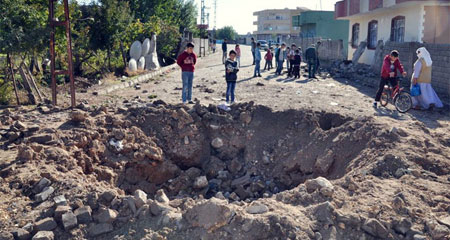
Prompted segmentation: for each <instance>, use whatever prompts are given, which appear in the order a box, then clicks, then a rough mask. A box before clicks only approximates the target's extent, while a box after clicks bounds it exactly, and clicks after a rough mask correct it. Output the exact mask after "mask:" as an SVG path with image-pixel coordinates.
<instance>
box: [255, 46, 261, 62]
mask: <svg viewBox="0 0 450 240" xmlns="http://www.w3.org/2000/svg"><path fill="white" fill-rule="evenodd" d="M255 61H261V51H260V50H259V47H256V48H255Z"/></svg>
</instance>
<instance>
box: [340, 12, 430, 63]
mask: <svg viewBox="0 0 450 240" xmlns="http://www.w3.org/2000/svg"><path fill="white" fill-rule="evenodd" d="M423 9H424V7H423V5H415V6H410V7H402V8H395V9H383V11H378V12H370V13H367V14H364V15H361V16H355V17H352V18H351V19H350V24H349V35H348V39H349V44H351V38H352V26H353V24H355V23H359V41H360V42H361V41H366V40H367V31H368V26H369V22H370V21H372V20H377V21H378V34H377V39H378V40H383V41H384V42H386V41H389V40H390V37H391V22H392V18H394V17H396V16H404V17H405V38H404V40H405V42H418V41H420V40H421V39H422V26H423V15H424V13H423ZM358 44H359V43H358ZM355 50H356V48H353V47H351V46H349V51H348V59H352V57H353V53H354V52H355ZM374 57H375V50H372V49H367V48H366V49H365V51H364V53H363V54H362V56H361V58H360V60H359V63H364V64H369V65H372V64H373V63H374Z"/></svg>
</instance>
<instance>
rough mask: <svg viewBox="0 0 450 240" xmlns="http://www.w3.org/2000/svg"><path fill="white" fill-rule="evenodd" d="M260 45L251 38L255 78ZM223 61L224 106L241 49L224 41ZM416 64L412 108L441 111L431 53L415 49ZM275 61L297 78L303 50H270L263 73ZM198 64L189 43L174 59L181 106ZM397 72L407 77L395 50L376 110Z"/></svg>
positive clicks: (312, 55) (310, 59)
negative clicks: (415, 93) (178, 71)
mask: <svg viewBox="0 0 450 240" xmlns="http://www.w3.org/2000/svg"><path fill="white" fill-rule="evenodd" d="M319 46H320V42H318V43H317V45H312V46H311V47H309V48H308V49H306V51H305V54H304V56H305V62H306V63H307V64H308V75H309V78H315V73H316V72H317V69H318V67H319V66H320V62H319V56H318V54H319V51H318V48H319ZM260 47H261V45H260V43H256V42H255V40H254V39H253V38H252V43H251V51H252V56H253V65H255V68H254V76H253V77H261V71H260V63H261V60H262V56H261V50H260ZM222 51H223V57H222V61H223V64H224V65H225V80H226V82H227V90H226V102H227V103H230V104H232V103H234V101H235V88H236V81H237V73H238V72H239V68H240V57H241V49H240V46H239V44H236V46H235V48H234V49H233V50H231V51H230V52H229V53H228V48H227V39H225V40H224V42H223V44H222ZM416 53H417V57H418V59H417V61H416V62H415V64H414V73H413V75H412V79H411V88H412V87H413V86H416V87H417V86H418V87H419V88H420V95H418V96H413V97H412V101H413V107H414V108H415V109H428V108H430V107H438V108H441V107H443V104H442V102H441V100H440V99H439V97H438V96H437V94H436V92H435V91H434V90H433V88H432V86H431V70H432V63H433V61H432V60H431V56H430V53H429V52H428V51H427V49H426V48H424V47H422V48H419V49H417V51H416ZM274 57H275V64H276V65H275V66H276V71H275V74H277V75H282V70H283V68H284V67H283V66H284V62H285V61H286V67H287V72H288V76H289V77H292V76H293V77H294V78H300V63H301V62H302V49H301V48H297V46H296V45H295V44H292V45H291V47H286V44H285V43H282V44H281V45H280V44H276V47H275V54H273V53H272V50H271V49H270V48H269V49H267V51H266V54H265V55H264V59H265V61H266V64H265V66H264V70H266V69H268V70H270V69H271V68H273V67H272V61H273V58H274ZM196 63H197V55H196V54H195V53H194V44H193V43H188V44H187V46H186V50H185V51H184V52H183V53H182V54H180V56H179V57H178V59H177V64H178V65H179V66H180V67H181V70H182V74H181V79H182V82H183V91H182V101H183V103H184V104H186V103H189V104H193V102H192V85H193V79H194V70H195V64H196ZM397 72H400V73H401V74H402V75H403V76H406V75H407V73H406V72H405V71H404V68H403V65H402V64H401V62H400V58H399V52H398V51H396V50H394V51H392V52H391V53H390V54H389V55H387V56H385V58H384V61H383V66H382V69H381V80H380V84H379V88H378V91H377V93H376V96H375V102H374V104H373V106H374V107H375V108H377V105H378V104H377V103H378V102H379V101H380V98H381V94H382V92H383V89H384V86H385V85H386V84H388V83H390V84H391V85H392V87H396V86H397V85H398V78H397Z"/></svg>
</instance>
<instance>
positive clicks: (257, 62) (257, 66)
mask: <svg viewBox="0 0 450 240" xmlns="http://www.w3.org/2000/svg"><path fill="white" fill-rule="evenodd" d="M260 64H261V60H255V74H254V76H256V75H261V65H260Z"/></svg>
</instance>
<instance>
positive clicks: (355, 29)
mask: <svg viewBox="0 0 450 240" xmlns="http://www.w3.org/2000/svg"><path fill="white" fill-rule="evenodd" d="M358 43H359V23H355V24H353V27H352V47H354V48H357V47H358Z"/></svg>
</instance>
